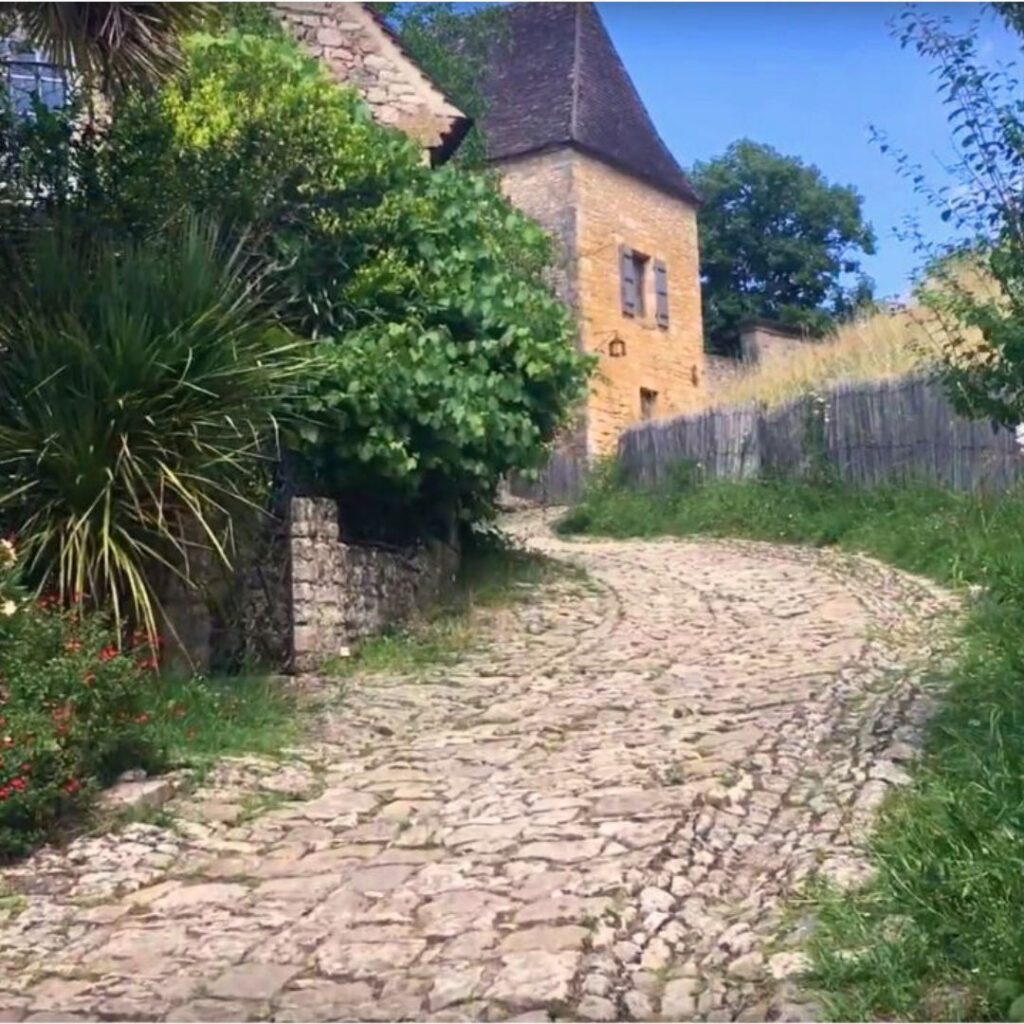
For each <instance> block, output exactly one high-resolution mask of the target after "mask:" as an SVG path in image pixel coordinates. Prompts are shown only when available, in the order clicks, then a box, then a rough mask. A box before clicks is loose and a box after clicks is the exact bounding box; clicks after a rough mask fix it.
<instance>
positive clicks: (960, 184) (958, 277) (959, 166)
mask: <svg viewBox="0 0 1024 1024" xmlns="http://www.w3.org/2000/svg"><path fill="white" fill-rule="evenodd" d="M996 6H997V8H998V9H999V10H1000V12H1001V13H1002V15H1003V16H1004V18H1005V19H1006V20H1007V22H1008V23H1009V24H1010V26H1011V27H1017V28H1019V27H1020V24H1021V21H1020V17H1019V15H1018V14H1017V13H1015V6H1016V5H1011V4H1000V5H996ZM899 32H900V35H901V39H902V42H903V44H904V45H905V46H913V47H914V48H915V49H916V50H917V52H918V53H919V54H921V55H922V56H923V57H925V58H926V59H927V60H929V61H930V62H931V64H932V66H933V70H934V72H935V74H936V78H937V81H938V89H939V95H940V97H941V99H942V102H943V103H944V104H945V106H946V107H947V108H948V112H949V113H948V121H949V124H950V130H951V137H952V140H953V142H954V145H955V147H956V151H957V159H956V160H955V161H954V162H953V164H952V166H951V167H950V168H949V170H950V171H951V173H952V174H953V175H954V177H955V179H956V185H954V186H950V187H946V188H941V189H933V188H932V187H931V186H930V185H929V184H928V182H927V179H926V176H925V175H924V173H923V172H922V171H921V169H920V168H919V167H917V166H915V165H914V164H912V163H911V162H910V161H909V159H908V158H907V156H906V154H902V153H897V155H896V158H897V162H898V164H899V166H900V168H901V169H902V170H903V172H904V173H905V174H906V175H907V176H908V177H910V178H911V179H912V180H913V183H914V186H915V189H916V190H917V191H918V192H919V193H920V194H922V195H923V196H924V197H925V198H926V199H927V200H929V201H930V202H931V204H932V205H933V206H934V207H936V208H937V209H939V210H940V211H941V216H942V218H943V220H945V221H947V222H948V223H949V224H950V225H951V227H952V228H954V229H955V231H956V236H957V237H956V240H955V241H954V242H952V243H950V244H949V245H945V246H941V247H939V248H938V249H935V248H934V247H932V248H931V250H930V251H928V250H926V251H928V255H929V257H930V270H931V274H930V281H929V286H928V287H927V288H926V289H924V290H923V292H922V299H923V301H924V302H925V303H926V304H927V305H929V306H931V307H932V308H933V309H934V310H936V311H937V312H938V313H939V315H940V316H941V317H942V319H943V322H944V325H945V327H946V333H947V335H948V336H949V338H950V340H949V342H948V345H947V349H946V353H945V357H946V358H945V367H944V376H945V380H946V384H947V389H948V391H949V394H950V396H951V398H952V400H953V401H954V403H955V404H956V405H957V407H958V408H959V409H960V411H961V412H964V413H965V414H967V415H971V416H975V417H980V418H990V419H992V420H994V421H995V422H998V423H1003V424H1006V425H1010V426H1013V425H1016V424H1018V423H1020V422H1022V421H1024V214H1022V210H1021V204H1020V182H1021V176H1022V174H1024V105H1022V103H1021V100H1020V95H1021V84H1022V83H1021V80H1020V78H1019V77H1018V76H1017V75H1016V73H1015V72H1014V69H1013V65H1012V64H1010V65H999V66H987V65H986V63H985V61H984V60H983V58H982V56H981V54H980V52H979V43H980V39H979V35H978V31H977V27H976V26H975V27H974V28H972V29H970V30H968V31H967V32H964V33H960V34H957V33H954V32H952V31H951V30H950V29H949V27H948V23H947V22H946V21H945V20H943V19H941V18H939V17H935V16H933V15H932V14H931V13H930V12H928V11H926V10H923V9H922V10H918V9H916V8H911V9H910V10H908V12H906V13H905V14H904V15H903V17H902V19H901V22H900V26H899ZM882 148H883V150H887V149H889V148H890V147H889V146H888V144H887V143H885V142H883V144H882ZM965 266H969V267H972V268H973V269H974V270H975V274H974V275H973V276H971V277H965V275H964V274H963V270H964V267H965ZM978 278H981V279H982V281H985V280H986V279H987V281H988V283H989V285H990V287H988V288H985V287H979V284H978ZM979 339H980V342H981V343H980V344H979Z"/></svg>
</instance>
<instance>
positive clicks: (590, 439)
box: [574, 153, 705, 456]
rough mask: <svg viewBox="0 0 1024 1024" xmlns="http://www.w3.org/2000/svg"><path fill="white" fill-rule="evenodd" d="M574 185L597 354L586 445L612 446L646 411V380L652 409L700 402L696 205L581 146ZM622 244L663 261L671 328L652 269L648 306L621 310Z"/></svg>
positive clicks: (688, 407) (587, 334) (584, 325)
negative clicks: (660, 313) (658, 311)
mask: <svg viewBox="0 0 1024 1024" xmlns="http://www.w3.org/2000/svg"><path fill="white" fill-rule="evenodd" d="M574 186H575V200H576V204H577V218H578V221H579V227H578V235H577V256H578V260H579V269H578V275H579V316H580V330H581V334H582V339H583V347H584V349H585V350H586V351H588V352H594V353H596V354H597V355H598V358H599V363H598V368H597V372H596V374H595V377H594V380H593V382H592V384H591V393H590V397H589V399H588V402H587V451H588V454H589V455H591V456H594V455H608V454H612V453H614V451H615V448H616V445H617V443H618V439H619V434H620V433H621V432H622V430H623V429H625V428H626V427H627V426H629V425H631V424H633V423H636V422H637V421H639V420H641V419H642V418H643V415H644V414H643V411H642V407H641V397H640V392H641V389H645V390H647V391H649V392H653V393H655V394H656V396H657V398H656V404H655V407H654V409H653V412H652V416H653V417H654V418H660V417H664V416H672V415H677V414H679V413H686V412H691V411H694V410H696V409H699V408H701V407H702V406H703V405H704V401H705V399H704V333H703V326H702V323H701V305H700V277H699V257H698V250H697V211H696V209H695V207H694V206H693V205H692V204H690V203H687V202H685V201H684V200H682V199H679V198H677V197H675V196H671V195H668V194H667V193H665V192H662V191H660V190H659V189H656V188H653V187H652V186H650V185H647V184H644V183H643V182H641V181H640V180H638V179H636V178H634V177H632V176H631V175H628V174H624V173H623V172H621V171H618V170H616V169H614V168H612V167H609V166H608V165H607V164H604V163H602V162H601V161H599V160H595V159H593V158H591V157H589V156H586V155H585V154H582V153H579V154H577V155H576V159H575V167H574ZM620 245H625V246H628V247H629V248H631V249H634V250H637V251H639V252H642V253H644V254H645V255H646V256H648V257H649V259H650V264H649V265H653V263H654V261H655V260H663V261H664V262H665V265H666V267H667V272H668V307H669V322H668V327H667V329H666V328H662V327H659V326H658V325H657V324H656V322H655V315H654V313H655V298H654V282H653V274H652V273H648V274H647V287H646V302H645V305H646V310H647V312H646V315H644V316H635V317H628V316H625V315H624V314H623V312H622V298H621V286H620V279H619V246H620ZM613 342H615V344H614V345H613Z"/></svg>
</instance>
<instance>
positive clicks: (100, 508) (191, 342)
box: [0, 221, 306, 636]
mask: <svg viewBox="0 0 1024 1024" xmlns="http://www.w3.org/2000/svg"><path fill="white" fill-rule="evenodd" d="M305 366H306V361H305V357H304V355H303V348H302V347H301V344H300V343H298V342H296V341H295V340H294V339H292V338H291V337H290V336H289V335H287V334H285V332H284V331H283V330H282V329H281V328H280V327H277V326H275V325H274V324H273V323H272V322H270V321H268V320H267V318H266V314H265V312H264V311H263V308H262V306H261V303H260V296H259V294H258V293H257V290H256V289H255V288H254V287H253V286H252V285H251V283H250V282H249V281H248V280H247V278H246V275H245V272H244V270H243V266H242V263H241V261H240V259H239V258H238V255H237V253H234V254H232V253H227V254H225V253H223V252H222V251H221V250H220V248H219V246H218V244H217V232H216V230H215V229H214V228H213V226H211V225H208V224H206V225H204V224H202V223H198V222H195V221H192V222H189V223H187V224H185V225H184V226H182V227H180V228H178V229H175V230H172V231H170V232H169V233H168V234H167V235H166V236H165V237H164V238H163V239H162V240H153V241H148V242H144V243H139V244H136V245H133V246H128V247H124V248H121V249H117V248H114V247H113V246H112V245H111V244H110V243H108V242H103V241H98V242H97V241H93V242H88V243H83V242H81V241H74V240H72V239H71V238H70V237H69V236H68V235H67V233H66V232H62V231H60V230H55V231H52V232H49V233H47V232H39V233H37V235H36V237H35V240H34V241H33V243H32V247H31V250H30V252H29V253H28V256H27V258H26V259H25V260H24V261H23V270H22V272H21V273H20V274H19V275H18V277H17V279H16V280H15V281H13V282H10V283H7V284H4V285H0V516H2V518H3V520H4V522H5V523H6V524H8V525H10V526H12V527H13V528H14V529H15V530H16V531H17V534H18V540H19V548H20V549H21V550H22V551H23V552H24V553H25V556H26V559H27V565H28V569H29V573H30V575H32V576H33V577H34V578H35V579H36V580H37V581H38V583H39V586H40V588H43V587H50V588H53V589H56V590H57V591H58V592H59V593H60V594H61V595H62V596H63V598H64V599H65V600H70V601H75V600H79V599H84V600H85V601H86V603H88V604H91V605H98V606H108V607H110V608H111V609H112V610H113V613H114V616H115V618H116V620H117V622H118V624H119V625H121V626H122V627H123V626H125V625H126V624H130V625H133V626H135V627H142V628H144V629H146V630H147V631H148V632H149V634H150V635H151V636H154V635H155V632H156V628H157V614H156V612H157V610H158V608H159V597H158V582H159V580H160V579H161V578H166V577H167V574H168V573H174V574H177V576H178V577H179V578H180V579H183V580H185V581H186V582H188V583H193V582H194V580H193V579H192V575H193V574H192V572H191V570H190V565H191V564H192V562H193V556H194V555H195V554H196V553H197V552H198V551H200V550H205V551H212V552H214V553H216V555H217V556H218V557H219V558H220V559H221V560H223V561H224V562H225V563H227V562H228V560H229V555H230V550H231V546H232V530H231V519H232V513H233V512H236V511H238V510H239V509H240V508H241V507H244V506H247V505H249V503H250V502H251V501H252V500H253V499H254V498H255V497H256V495H257V493H258V483H259V481H260V480H261V479H265V477H264V475H263V471H264V470H265V469H266V467H267V464H268V461H269V460H268V456H270V455H273V454H274V450H273V449H274V445H273V443H272V442H273V440H274V438H275V437H276V428H277V418H276V417H277V415H278V413H279V412H280V411H281V410H282V409H286V408H287V402H288V396H289V394H290V392H291V391H292V390H293V389H294V388H295V386H296V381H297V379H298V377H299V376H300V375H301V373H302V372H303V370H304V368H305ZM268 439H269V441H270V443H268ZM249 507H251V505H249ZM78 595H81V598H79V597H78Z"/></svg>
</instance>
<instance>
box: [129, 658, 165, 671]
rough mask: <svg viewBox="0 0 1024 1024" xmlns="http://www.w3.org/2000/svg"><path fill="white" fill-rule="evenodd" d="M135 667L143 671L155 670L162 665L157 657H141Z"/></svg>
mask: <svg viewBox="0 0 1024 1024" xmlns="http://www.w3.org/2000/svg"><path fill="white" fill-rule="evenodd" d="M135 667H136V668H140V669H142V670H143V671H150V672H155V671H156V670H157V669H158V668H159V667H160V662H159V661H157V659H156V658H155V657H152V656H151V657H149V658H140V659H139V660H138V661H137V662H135Z"/></svg>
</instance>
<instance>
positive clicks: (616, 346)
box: [608, 337, 626, 359]
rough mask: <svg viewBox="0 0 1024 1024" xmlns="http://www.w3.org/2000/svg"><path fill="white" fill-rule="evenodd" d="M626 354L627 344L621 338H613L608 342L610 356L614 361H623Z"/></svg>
mask: <svg viewBox="0 0 1024 1024" xmlns="http://www.w3.org/2000/svg"><path fill="white" fill-rule="evenodd" d="M625 354H626V343H625V342H624V341H623V340H622V339H621V338H619V337H615V338H612V340H611V341H610V342H608V355H609V356H611V357H612V359H621V358H622V356H624V355H625Z"/></svg>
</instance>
